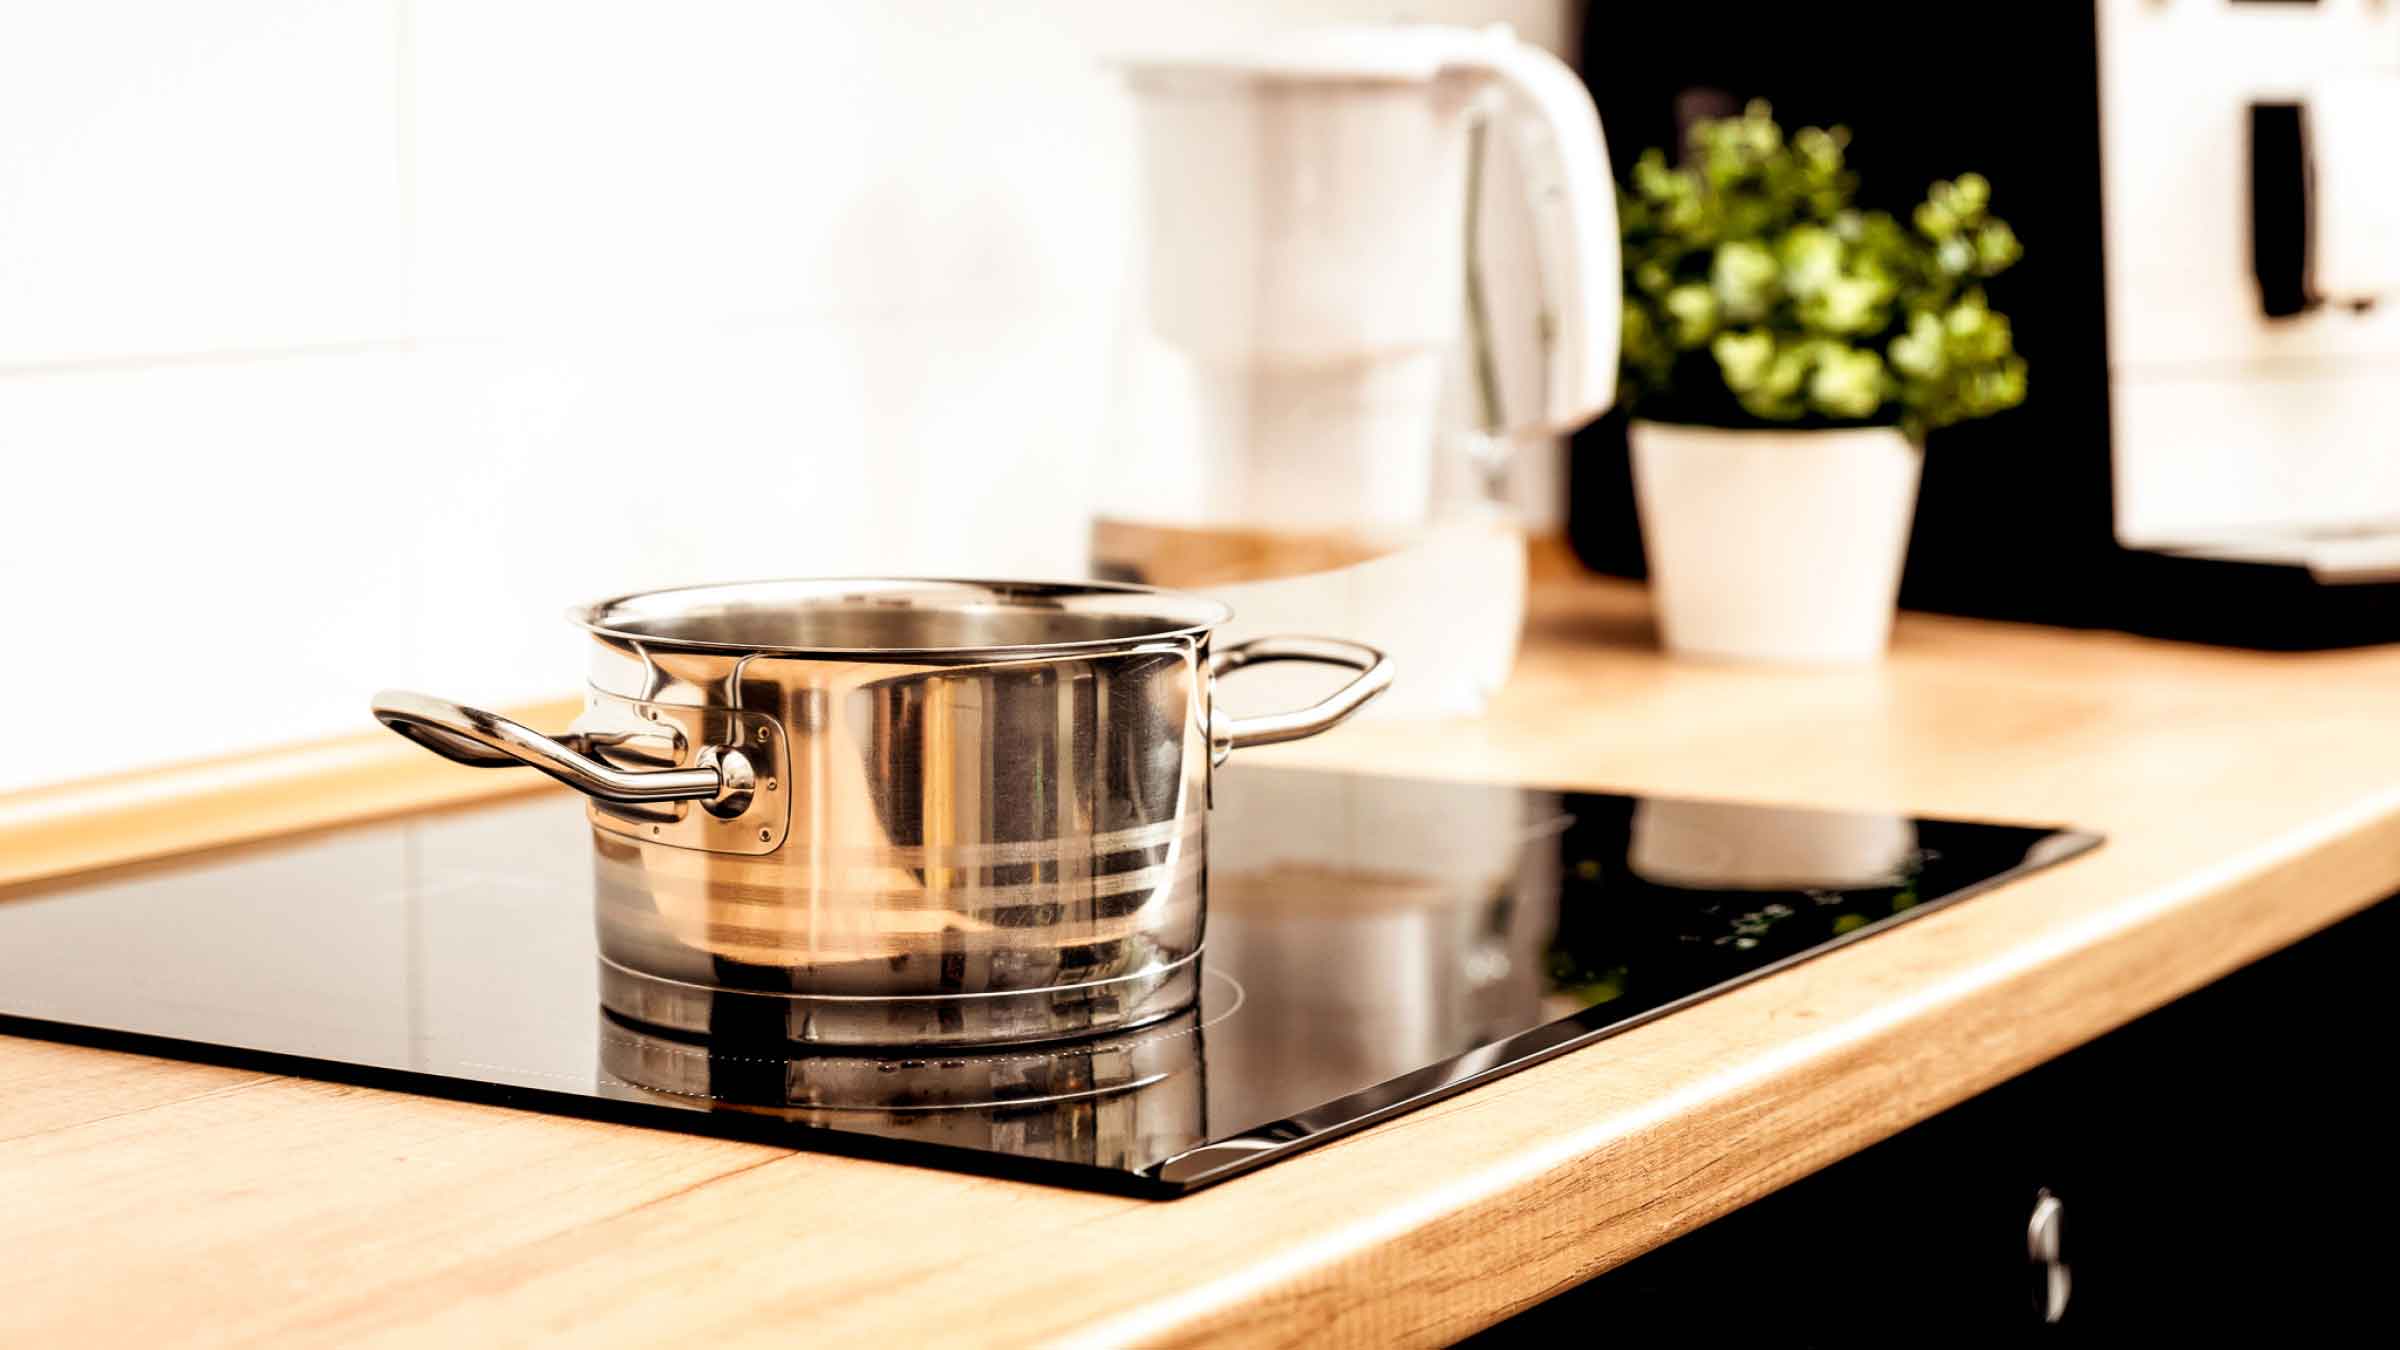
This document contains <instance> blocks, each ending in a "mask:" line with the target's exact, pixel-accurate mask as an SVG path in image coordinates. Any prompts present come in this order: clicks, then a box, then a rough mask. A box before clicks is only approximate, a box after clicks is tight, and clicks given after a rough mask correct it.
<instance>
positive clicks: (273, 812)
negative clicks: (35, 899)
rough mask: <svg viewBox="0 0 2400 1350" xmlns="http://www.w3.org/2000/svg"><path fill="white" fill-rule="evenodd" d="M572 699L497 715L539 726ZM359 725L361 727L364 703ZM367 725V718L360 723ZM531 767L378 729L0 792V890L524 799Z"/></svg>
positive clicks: (576, 707) (561, 718)
mask: <svg viewBox="0 0 2400 1350" xmlns="http://www.w3.org/2000/svg"><path fill="white" fill-rule="evenodd" d="M582 707H583V705H582V703H581V702H579V701H577V700H574V699H558V700H552V701H548V702H544V703H537V704H531V705H528V706H525V707H520V708H511V709H507V710H505V713H506V715H507V716H509V717H513V718H515V719H517V720H518V721H520V722H524V723H526V724H527V725H530V726H534V727H539V728H542V729H544V730H553V729H556V728H559V727H564V726H565V725H566V724H567V722H568V721H569V720H571V719H572V718H573V717H574V716H575V714H576V713H578V712H580V711H581V710H582ZM359 720H360V721H362V722H366V721H368V717H367V711H366V709H365V708H364V707H361V708H360V709H359ZM370 725H371V723H370ZM543 785H544V780H543V779H542V777H541V776H540V775H539V774H536V773H533V772H530V771H494V770H489V769H470V768H467V767H465V766H463V765H458V764H452V763H450V762H449V761H447V760H444V759H442V758H440V757H438V756H435V755H431V754H428V753H426V752H425V751H424V750H422V749H419V748H418V747H416V746H414V745H411V744H409V743H408V742H407V741H404V740H402V739H400V738H399V737H398V736H395V735H393V734H392V733H390V732H388V731H384V730H381V729H377V730H372V731H362V732H360V733H359V734H358V735H355V736H345V737H342V738H341V739H339V740H333V741H325V742H322V743H320V744H317V745H311V746H304V747H300V748H297V749H284V750H268V751H260V752H256V753H252V754H246V755H230V756H226V757H224V758H220V759H208V760H197V761H193V762H191V763H186V764H166V765H160V766H158V767H156V768H149V769H142V770H138V771H135V772H131V773H118V774H108V775H105V776H103V777H98V778H91V779H84V780H80V781H77V782H71V783H60V784H54V785H50V786H45V787H37V788H27V789H24V790H22V791H18V792H11V793H5V794H0V886H5V885H9V884H11V883H14V882H20V881H38V880H40V879H42V878H44V877H54V876H64V875H66V874H69V873H73V872H88V871H91V870H93V869H94V868H100V867H112V866H115V865H117V864H120V863H129V862H139V861H142V860H143V859H147V858H159V857H165V856H168V855H171V854H176V853H183V852H186V851H189V850H191V849H195V848H213V847H216V846H218V845H222V844H237V843H243V842H247V841H249V840H253V839H270V838H274V837H276V836H279V835H286V834H291V833H293V832H295V831H298V830H308V829H317V828H320V827H323V826H327V825H344V824H348V823H350V822H353V821H359V820H368V819H372V818H373V817H376V816H384V815H390V814H392V813H394V812H397V811H418V810H425V809H428V808H431V807H438V806H452V805H457V804H459V803H462V802H473V801H482V800H485V799H487V798H493V797H503V796H508V795H510V794H513V793H520V792H530V791H533V790H534V789H536V788H539V787H541V786H543Z"/></svg>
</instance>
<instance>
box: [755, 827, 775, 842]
mask: <svg viewBox="0 0 2400 1350" xmlns="http://www.w3.org/2000/svg"><path fill="white" fill-rule="evenodd" d="M774 837H775V832H774V831H773V830H760V831H759V832H758V842H760V843H762V844H763V843H765V842H767V841H768V840H770V839H773V838H774Z"/></svg>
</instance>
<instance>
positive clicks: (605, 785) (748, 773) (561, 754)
mask: <svg viewBox="0 0 2400 1350" xmlns="http://www.w3.org/2000/svg"><path fill="white" fill-rule="evenodd" d="M375 720H376V721H378V722H381V723H383V724H384V725H385V726H387V727H390V728H391V729H392V730H393V731H396V732H398V733H399V734H400V735H402V736H405V737H407V738H408V739H410V740H412V741H415V742H416V743H417V744H419V745H421V746H424V747H425V748H426V749H428V750H431V751H432V752H433V753H435V754H437V755H440V756H441V757H442V758H444V759H451V760H456V761H457V762H459V763H461V764H469V765H473V766H474V767H476V768H479V769H503V768H509V767H512V766H515V765H520V764H522V765H525V766H527V767H530V768H535V769H539V770H541V771H542V772H543V773H546V774H548V775H550V776H551V777H552V778H555V779H557V780H558V781H560V782H562V783H564V784H566V785H567V786H568V787H571V788H573V789H575V790H576V791H577V792H580V793H582V794H584V795H585V796H587V797H592V798H595V799H597V800H599V801H604V802H614V803H616V804H618V805H620V806H635V805H640V804H642V803H645V802H687V801H696V802H700V803H702V804H703V805H704V806H705V807H706V809H707V810H708V812H709V814H711V815H714V816H717V817H720V818H725V817H732V816H738V815H740V814H742V813H743V812H744V811H746V810H748V809H749V808H750V800H751V797H752V795H753V794H754V793H756V791H757V790H758V773H757V770H756V769H755V767H754V766H753V765H752V764H751V762H750V759H749V757H748V756H747V755H745V754H743V753H742V752H741V751H739V750H735V749H731V748H727V747H719V746H707V747H703V748H702V749H701V751H700V754H699V757H698V760H697V762H696V763H694V764H693V765H692V766H691V767H689V768H679V769H620V768H617V767H616V766H615V765H613V764H606V763H603V762H601V761H600V760H597V759H594V758H592V757H591V756H590V755H587V754H585V753H583V749H582V748H581V747H580V746H578V745H573V744H569V742H570V741H577V740H579V739H580V738H579V737H574V736H569V737H567V738H565V739H559V738H555V737H550V736H545V735H543V734H542V733H540V732H538V731H535V730H534V729H533V728H531V727H528V726H525V725H523V724H521V723H517V722H512V721H510V720H509V719H507V718H505V717H502V716H500V715H499V714H498V713H490V712H485V711H484V710H483V709H481V708H470V707H467V706H465V705H464V704H459V703H452V702H451V701H450V700H448V699H442V698H434V697H433V696H431V695H429V694H412V693H408V692H406V691H405V690H399V689H387V690H385V691H383V692H382V693H380V694H377V695H376V696H375Z"/></svg>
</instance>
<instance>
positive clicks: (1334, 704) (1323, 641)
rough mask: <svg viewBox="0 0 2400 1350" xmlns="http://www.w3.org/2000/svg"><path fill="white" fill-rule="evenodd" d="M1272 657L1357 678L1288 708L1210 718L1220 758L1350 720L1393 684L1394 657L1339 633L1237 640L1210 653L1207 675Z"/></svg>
mask: <svg viewBox="0 0 2400 1350" xmlns="http://www.w3.org/2000/svg"><path fill="white" fill-rule="evenodd" d="M1272 661H1308V662H1312V663H1314V664H1317V665H1322V666H1340V667H1342V668H1343V669H1345V670H1355V671H1357V672H1358V678H1357V679H1355V680H1352V681H1351V682H1350V683H1348V684H1345V685H1343V686H1342V687H1341V688H1339V689H1336V690H1334V691H1333V693H1331V694H1330V695H1327V696H1326V697H1325V698H1324V699H1323V700H1321V701H1319V702H1317V703H1313V704H1310V705H1309V706H1308V707H1305V708H1299V709H1296V710H1294V711H1292V712H1280V713H1259V714H1257V715H1255V716H1251V717H1213V716H1212V717H1211V718H1210V725H1209V739H1210V740H1211V742H1213V744H1214V747H1215V751H1216V757H1217V759H1219V760H1220V761H1221V760H1223V759H1224V758H1225V756H1226V755H1227V754H1229V753H1231V752H1232V751H1235V750H1242V749H1247V748H1248V747H1250V746H1253V745H1273V744H1275V743H1276V742H1277V741H1296V740H1300V739H1301V738H1303V737H1306V736H1314V735H1316V734H1317V733H1318V732H1320V731H1328V730H1331V729H1332V728H1334V727H1336V726H1338V725H1340V724H1341V723H1343V722H1345V721H1347V720H1349V717H1350V714H1352V713H1354V712H1357V711H1358V710H1359V709H1361V708H1363V707H1365V706H1367V704H1368V702H1369V701H1371V700H1372V699H1373V698H1374V697H1375V696H1376V695H1377V694H1380V693H1382V692H1383V691H1384V690H1386V689H1389V688H1391V687H1392V659H1391V658H1390V657H1388V656H1385V655H1384V654H1383V653H1382V652H1379V651H1377V650H1375V649H1374V648H1373V647H1370V646H1367V645H1366V644H1365V643H1363V642H1344V641H1342V640H1341V639H1340V638H1312V637H1262V638H1252V639H1250V640H1249V641H1248V642H1239V643H1235V644H1234V645H1233V646H1231V647H1227V648H1226V649H1225V650H1223V651H1221V652H1218V653H1217V654H1216V655H1215V656H1213V657H1211V658H1209V663H1208V670H1209V674H1210V675H1211V676H1212V677H1214V678H1217V679H1223V678H1224V677H1225V676H1227V675H1231V674H1232V673H1234V672H1235V671H1237V670H1240V669H1242V668H1243V667H1245V666H1263V665H1266V664H1267V663H1269V662H1272Z"/></svg>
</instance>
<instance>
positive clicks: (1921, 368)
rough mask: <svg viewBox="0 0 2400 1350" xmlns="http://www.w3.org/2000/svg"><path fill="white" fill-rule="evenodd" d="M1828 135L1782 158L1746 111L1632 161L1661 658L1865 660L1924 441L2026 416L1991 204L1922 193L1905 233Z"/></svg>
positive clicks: (1890, 591)
mask: <svg viewBox="0 0 2400 1350" xmlns="http://www.w3.org/2000/svg"><path fill="white" fill-rule="evenodd" d="M1848 141H1849V133H1848V132H1847V131H1845V130H1843V129H1842V128H1839V127H1835V128H1831V129H1824V128H1816V127H1810V128H1805V129H1803V130H1801V131H1798V132H1795V133H1793V134H1792V135H1790V136H1789V137H1787V136H1785V134H1784V132H1783V129H1782V128H1781V127H1779V126H1778V125H1777V124H1776V122H1775V119H1774V116H1773V113H1772V111H1771V110H1770V109H1769V108H1768V107H1767V105H1765V104H1764V103H1753V104H1751V105H1750V106H1749V107H1748V108H1747V109H1746V110H1744V111H1743V112H1742V113H1741V114H1740V115H1739V116H1736V117H1728V118H1721V119H1716V120H1712V121H1705V122H1701V123H1699V124H1697V125H1696V126H1694V127H1693V128H1692V131H1691V138H1690V146H1689V153H1688V155H1687V156H1686V158H1685V161H1684V162H1683V163H1682V164H1681V165H1670V164H1669V163H1668V161H1667V158H1666V156H1665V155H1664V154H1663V153H1661V152H1660V151H1657V150H1651V151H1648V152H1647V153H1645V154H1643V155H1642V156H1641V158H1640V159H1639V160H1638V161H1636V162H1635V164H1634V166H1633V171H1632V175H1631V182H1630V184H1629V185H1628V186H1627V187H1625V188H1624V189H1623V190H1622V191H1621V192H1620V195H1619V213H1620V220H1621V222H1622V229H1623V232H1624V266H1625V310H1624V323H1625V333H1624V339H1625V340H1624V357H1623V369H1622V384H1623V390H1624V393H1623V401H1624V402H1626V403H1627V404H1628V406H1630V408H1631V409H1632V412H1633V416H1634V421H1633V424H1632V429H1631V436H1632V447H1633V468H1634V485H1635V497H1636V501H1637V503H1638V506H1639V510H1640V512H1641V518H1642V534H1643V540H1644V547H1645V550H1646V552H1647V554H1648V558H1649V565H1650V574H1651V582H1652V591H1653V594H1654V596H1655V597H1656V601H1657V605H1658V610H1659V623H1660V628H1661V632H1662V634H1663V636H1664V639H1665V641H1666V643H1667V645H1668V647H1669V648H1670V649H1671V650H1674V651H1678V652H1682V653H1686V654H1691V655H1699V656H1710V657H1719V658H1730V659H1739V660H1762V661H1787V662H1807V663H1837V662H1858V661H1871V660H1874V659H1876V658H1877V657H1878V656H1879V655H1880V654H1881V653H1882V651H1883V649H1884V645H1885V643H1886V641H1887V640H1888V638H1889V636H1890V632H1891V620H1892V610H1893V608H1894V605H1895V602H1896V596H1897V594H1898V591H1899V581H1900V565H1901V560H1902V558H1903V556H1904V555H1905V554H1906V552H1907V544H1908V528H1909V522H1910V520H1911V519H1912V517H1913V516H1914V514H1915V509H1916V491H1917V479H1918V472H1919V469H1920V467H1921V463H1922V449H1923V445H1924V441H1925V436H1926V434H1927V433H1928V432H1931V431H1933V430H1934V429H1936V428H1938V427H1942V426H1946V425H1948V424H1950V423H1953V422H1958V421H1962V420H1965V419H1968V418H1974V417H1986V416H1989V415H1991V414H1993V413H1996V412H2000V411H2002V410H2004V409H2007V408H2012V407H2015V406H2016V405H2017V404H2018V403H2021V402H2023V401H2024V398H2025V361H2024V359H2023V358H2022V357H2020V356H2018V355H2017V352H2016V347H2015V343H2014V340H2013V339H2012V337H2011V335H2010V332H2009V326H2008V320H2007V319H2006V317H2004V316H2003V315H2001V314H1999V313H1997V312H1995V311H1994V310H1993V309H1992V308H1991V307H1990V305H1989V304H1987V303H1986V301H1985V298H1984V292H1983V289H1982V283H1983V282H1984V281H1985V280H1986V279H1988V278H1990V277H1992V276H1995V275H1997V274H1998V273H2000V272H2002V271H2004V270H2006V269H2007V268H2008V267H2009V266H2010V265H2011V264H2013V263H2015V262H2016V260H2017V258H2018V256H2019V254H2020V252H2021V249H2020V248H2019V246H2018V243H2017V238H2016V235H2015V234H2014V233H2013V232H2012V231H2010V229H2009V227H2008V225H2007V224H2006V223H2005V222H2003V221H2001V220H2000V219H1998V218H1997V217H1995V216H1993V215H1991V214H1990V211H1989V209H1988V208H1989V205H1990V201H1991V185H1990V184H1988V183H1986V182H1985V181H1984V180H1983V179H1982V178H1981V177H1980V176H1978V175H1974V174H1964V175H1961V176H1959V177H1958V178H1956V179H1954V180H1950V181H1945V182H1937V183H1935V184H1933V186H1932V187H1931V189H1930V190H1929V191H1928V192H1927V194H1926V196H1925V200H1924V201H1923V203H1922V204H1920V205H1919V206H1917V208H1916V209H1915V211H1914V212H1912V213H1911V214H1910V217H1909V219H1908V220H1906V221H1901V220H1898V219H1896V218H1894V217H1893V216H1892V215H1891V214H1890V213H1888V212H1884V211H1872V210H1863V209H1861V208H1859V207H1858V206H1857V205H1856V204H1855V203H1854V200H1853V199H1854V197H1855V195H1856V192H1857V186H1858V184H1857V176H1856V175H1855V174H1854V173H1852V172H1851V171H1850V169H1849V167H1848V165H1847V164H1846V163H1845V162H1844V158H1843V152H1844V149H1845V147H1846V146H1847V144H1848Z"/></svg>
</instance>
